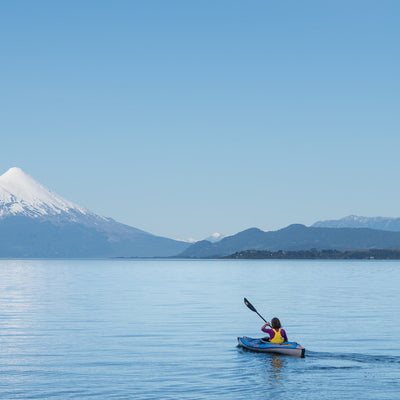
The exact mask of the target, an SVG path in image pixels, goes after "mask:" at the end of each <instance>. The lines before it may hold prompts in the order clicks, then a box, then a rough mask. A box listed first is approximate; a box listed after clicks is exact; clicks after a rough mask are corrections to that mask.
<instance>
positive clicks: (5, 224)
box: [0, 168, 189, 258]
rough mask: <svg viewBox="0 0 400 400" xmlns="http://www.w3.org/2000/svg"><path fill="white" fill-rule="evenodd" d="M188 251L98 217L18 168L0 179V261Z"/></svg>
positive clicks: (183, 246) (173, 242) (180, 244)
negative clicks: (1, 258)
mask: <svg viewBox="0 0 400 400" xmlns="http://www.w3.org/2000/svg"><path fill="white" fill-rule="evenodd" d="M188 246H189V243H185V242H180V241H176V240H172V239H168V238H164V237H160V236H155V235H152V234H150V233H148V232H144V231H142V230H140V229H137V228H134V227H132V226H128V225H124V224H121V223H119V222H117V221H114V220H113V219H112V218H106V217H102V216H99V215H97V214H95V213H93V212H91V211H89V210H87V209H85V208H83V207H80V206H78V205H76V204H74V203H71V202H70V201H68V200H65V199H64V198H62V197H61V196H59V195H57V194H56V193H54V192H52V191H51V190H50V189H48V188H46V187H45V186H43V185H42V184H40V183H39V182H37V181H36V180H35V179H33V178H32V177H31V176H30V175H28V174H27V173H25V172H24V171H23V170H21V169H20V168H11V169H9V170H8V171H7V172H6V173H5V174H3V175H1V176H0V257H3V258H4V257H11V258H17V257H21V258H29V257H40V258H48V257H65V258H76V257H82V258H86V257H90V258H93V257H168V256H172V255H176V254H178V253H180V252H182V251H183V250H185V249H186V248H187V247H188Z"/></svg>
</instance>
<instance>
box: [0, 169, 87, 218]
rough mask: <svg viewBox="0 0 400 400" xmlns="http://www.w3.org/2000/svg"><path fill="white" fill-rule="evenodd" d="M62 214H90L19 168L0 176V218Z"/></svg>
mask: <svg viewBox="0 0 400 400" xmlns="http://www.w3.org/2000/svg"><path fill="white" fill-rule="evenodd" d="M63 212H66V213H71V212H75V213H76V212H78V213H80V214H88V213H90V212H89V211H88V210H86V209H85V208H83V207H80V206H78V205H76V204H74V203H71V202H70V201H68V200H65V199H64V198H62V197H61V196H58V195H57V194H56V193H54V192H52V191H51V190H50V189H48V188H47V187H45V186H43V185H42V184H40V183H39V182H37V181H36V180H35V179H33V178H32V177H31V176H30V175H28V174H27V173H26V172H24V171H23V170H22V169H21V168H18V167H13V168H10V169H9V170H8V171H7V172H6V173H4V174H3V175H1V176H0V218H1V217H6V216H7V215H24V216H30V217H38V216H45V215H58V214H61V213H63Z"/></svg>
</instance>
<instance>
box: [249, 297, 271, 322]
mask: <svg viewBox="0 0 400 400" xmlns="http://www.w3.org/2000/svg"><path fill="white" fill-rule="evenodd" d="M244 304H246V306H247V307H248V308H250V310H251V311H254V312H255V313H256V314H257V315H258V316H259V317H261V319H263V320H264V321H265V322H268V321H266V320H265V318H264V317H263V316H262V315H260V314H259V313H258V311H257V310H256V309H255V307H254V306H253V304H251V303H250V302H249V301H248V300H247V299H246V297H245V298H244Z"/></svg>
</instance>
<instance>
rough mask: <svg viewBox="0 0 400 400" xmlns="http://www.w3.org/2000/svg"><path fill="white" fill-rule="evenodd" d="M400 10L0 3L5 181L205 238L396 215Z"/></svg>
mask: <svg viewBox="0 0 400 400" xmlns="http://www.w3.org/2000/svg"><path fill="white" fill-rule="evenodd" d="M399 18H400V3H399V2H398V1H380V2H377V1H351V0H347V1H340V0H335V1H301V2H300V1H281V2H276V1H251V0H250V1H234V0H229V1H205V0H204V1H183V0H182V1H151V0H150V1H121V0H116V1H101V0H100V1H99V0H96V1H95V0H93V1H88V0H86V1H75V0H70V1H65V2H54V1H41V0H36V1H27V0H25V1H23V0H22V1H11V0H10V1H3V2H1V4H0V44H1V52H0V57H1V59H0V61H1V62H0V72H1V80H0V135H1V142H0V144H1V146H0V173H3V172H5V171H6V170H7V169H8V168H10V167H12V166H19V167H21V168H23V169H24V170H25V171H26V172H28V173H29V174H30V175H32V176H33V177H34V178H36V179H37V180H38V181H40V182H41V183H43V184H45V185H46V186H48V187H49V188H51V189H52V190H54V191H55V192H57V193H58V194H60V195H62V196H64V197H65V198H67V199H68V200H71V201H73V202H75V203H78V204H80V205H82V206H85V207H87V208H89V209H91V210H92V211H94V212H97V213H99V214H101V215H105V216H110V217H113V218H115V219H116V220H118V221H121V222H124V223H127V224H129V225H132V226H135V227H137V228H140V229H144V230H147V231H149V232H152V233H155V234H158V235H163V236H168V237H172V238H189V237H193V238H196V239H200V238H203V237H206V236H208V235H209V234H211V233H213V232H216V231H217V232H221V233H223V234H232V233H236V232H238V231H241V230H244V229H246V228H249V227H253V226H256V227H259V228H261V229H265V230H272V229H278V228H281V227H284V226H286V225H288V224H290V223H303V224H306V225H309V224H312V223H313V222H315V221H317V220H321V219H332V218H340V217H343V216H345V215H349V214H357V215H365V216H393V217H395V216H396V217H398V216H400V212H399V205H398V204H399V197H400V186H399V184H398V182H399V174H400V168H399V167H400V161H399V155H398V154H399V150H398V149H399V145H400V135H399V133H400V131H399V127H400V124H399V103H400V94H399V93H400V81H399V71H400V62H399V61H400V57H399V46H400V43H399V39H400V24H399Z"/></svg>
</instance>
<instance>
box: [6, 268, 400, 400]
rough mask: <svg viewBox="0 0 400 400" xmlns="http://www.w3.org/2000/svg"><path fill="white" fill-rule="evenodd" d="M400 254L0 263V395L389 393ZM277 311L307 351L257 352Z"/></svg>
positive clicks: (394, 364)
mask: <svg viewBox="0 0 400 400" xmlns="http://www.w3.org/2000/svg"><path fill="white" fill-rule="evenodd" d="M399 289H400V262H392V261H362V262H350V261H347V262H343V261H341V262H336V261H236V260H235V261H230V260H226V261H225V260H224V261H186V260H178V261H176V260H90V261H87V260H46V261H43V260H23V261H19V260H0V397H1V398H4V399H19V398H24V399H34V398H39V399H43V398H45V399H47V398H55V399H69V398H73V399H85V398H96V399H230V400H232V399H243V398H247V399H267V398H272V397H273V398H275V399H307V400H310V399H311V400H312V399H354V398H359V399H399V398H400V345H399V343H400V342H399V340H398V338H399V337H400V318H399V314H400V313H399V306H400V294H399V292H400V290H399ZM243 297H247V298H248V299H249V300H250V301H251V302H252V303H253V304H254V305H255V306H256V308H257V310H258V311H259V312H260V313H261V314H262V315H263V316H264V317H266V318H268V319H270V318H272V317H273V316H275V315H276V316H278V317H279V318H280V319H281V321H282V323H283V325H284V327H285V328H286V331H287V333H288V336H289V339H290V340H293V341H297V342H299V343H300V344H302V345H303V346H304V347H306V349H307V352H306V358H305V359H296V358H291V357H284V356H276V355H275V356H274V355H268V354H255V353H251V352H247V351H244V350H241V349H239V348H237V347H236V337H237V336H243V335H247V336H253V337H260V336H262V332H261V331H260V327H261V325H262V324H263V321H262V320H261V319H260V318H259V317H258V316H257V315H256V314H255V313H253V312H251V311H250V310H248V309H247V308H246V307H245V306H244V304H243Z"/></svg>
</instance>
